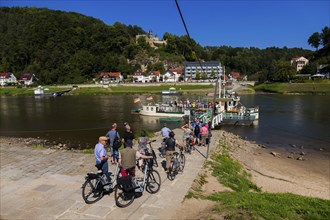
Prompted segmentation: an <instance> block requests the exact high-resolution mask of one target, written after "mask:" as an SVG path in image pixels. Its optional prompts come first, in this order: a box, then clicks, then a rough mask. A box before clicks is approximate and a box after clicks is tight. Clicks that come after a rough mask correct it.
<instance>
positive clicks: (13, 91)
mask: <svg viewBox="0 0 330 220" xmlns="http://www.w3.org/2000/svg"><path fill="white" fill-rule="evenodd" d="M214 85H215V83H191V84H187V83H176V84H168V83H167V84H160V83H150V84H131V83H130V84H110V85H106V86H105V85H99V84H88V85H87V84H86V85H84V84H82V85H75V87H76V88H77V89H74V90H72V91H71V92H69V93H67V94H66V95H115V94H161V92H162V90H168V89H169V87H174V88H176V90H177V91H178V92H179V93H181V94H188V93H189V94H209V93H214ZM45 87H46V88H48V89H49V90H48V91H47V92H55V91H59V90H65V89H71V88H73V86H72V85H57V86H54V85H53V86H45ZM228 89H230V87H228ZM258 92H262V93H278V94H321V95H322V94H330V80H315V81H311V82H305V83H263V84H259V85H256V86H254V87H253V86H241V87H240V88H239V89H238V90H237V93H238V94H254V93H258ZM0 95H6V96H16V95H34V93H33V88H32V87H28V88H15V87H2V88H0Z"/></svg>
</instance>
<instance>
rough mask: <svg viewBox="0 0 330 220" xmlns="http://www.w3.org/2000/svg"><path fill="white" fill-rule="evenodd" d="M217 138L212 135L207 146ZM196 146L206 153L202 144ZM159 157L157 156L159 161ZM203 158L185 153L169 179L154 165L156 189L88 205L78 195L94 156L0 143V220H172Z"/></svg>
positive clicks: (108, 197) (158, 141)
mask: <svg viewBox="0 0 330 220" xmlns="http://www.w3.org/2000/svg"><path fill="white" fill-rule="evenodd" d="M175 133H176V138H177V139H178V140H180V141H181V137H182V131H181V130H179V129H176V130H175ZM155 139H156V140H157V141H156V142H154V143H153V147H154V148H158V147H159V146H160V140H161V139H160V137H157V138H155ZM217 142H218V140H217V137H213V140H212V143H211V145H210V148H211V149H212V148H213V147H214V145H215V143H217ZM198 149H199V150H200V151H201V152H203V153H204V155H205V154H206V149H207V148H206V147H198ZM163 160H164V159H162V158H158V163H159V164H161V162H162V161H163ZM204 161H205V158H204V157H203V156H201V155H200V154H199V153H198V152H197V151H194V152H193V153H192V154H191V155H188V154H187V155H186V166H185V169H184V172H183V173H182V174H179V175H178V176H177V177H176V178H175V180H174V181H170V180H168V179H167V178H166V175H165V172H164V170H163V168H162V167H161V166H160V167H158V168H156V169H157V170H158V171H159V173H160V174H161V179H162V185H161V189H160V191H159V192H158V193H156V194H149V193H148V192H144V193H143V195H142V196H141V197H139V198H136V199H135V200H134V202H133V204H131V205H130V206H128V207H126V208H118V207H117V206H116V205H115V200H114V196H113V193H111V194H109V195H105V196H104V197H103V198H102V199H101V200H100V201H98V202H96V203H95V204H92V205H88V204H86V203H85V202H84V200H83V198H82V195H81V185H82V184H83V182H84V177H85V175H86V173H87V172H95V171H96V168H95V167H94V163H95V159H94V155H92V154H83V153H77V152H72V151H63V150H62V151H61V150H54V149H35V148H31V147H27V146H19V144H17V143H6V142H4V141H1V145H0V165H1V167H0V177H1V178H0V193H1V200H0V210H1V213H0V219H2V220H6V219H176V217H175V213H176V212H177V211H179V210H180V207H181V203H182V201H183V199H184V196H185V195H186V193H187V192H188V190H189V189H190V187H191V185H192V183H193V181H194V179H195V178H196V177H197V176H198V173H199V171H200V170H201V168H202V165H203V163H204ZM110 170H111V171H114V170H115V166H114V165H111V166H110Z"/></svg>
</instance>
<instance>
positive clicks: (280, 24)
mask: <svg viewBox="0 0 330 220" xmlns="http://www.w3.org/2000/svg"><path fill="white" fill-rule="evenodd" d="M178 3H179V6H180V9H181V12H182V14H183V17H184V19H185V22H186V25H187V28H188V31H189V34H190V36H191V37H192V38H193V39H195V40H196V42H198V43H199V44H201V45H202V46H222V45H225V46H231V47H258V48H262V49H263V48H267V47H273V46H275V47H280V48H282V47H284V46H287V47H289V48H293V47H299V48H305V49H313V48H312V47H310V46H309V45H308V43H307V40H308V38H309V37H310V36H311V35H312V34H313V33H314V32H321V30H322V28H323V27H325V26H330V24H329V22H330V0H302V1H301V0H274V1H271V0H255V1H251V0H241V1H238V0H178ZM0 6H1V7H4V6H7V7H12V6H19V7H25V6H28V7H32V6H34V7H37V8H49V9H54V10H62V11H70V12H78V13H81V14H84V15H87V16H91V17H94V18H98V19H100V20H102V21H104V23H106V24H108V25H112V24H113V23H114V22H116V21H119V22H121V23H124V24H126V25H137V26H140V27H141V28H142V29H143V30H145V31H149V30H152V32H153V33H154V35H158V36H159V37H160V38H161V37H162V36H163V34H164V33H165V32H168V33H171V34H175V35H178V36H181V35H184V34H186V32H185V29H184V26H183V23H182V21H181V18H180V14H179V12H178V10H177V7H176V4H175V1H174V0H144V1H143V0H79V1H78V0H75V1H72V0H36V1H35V0H0ZM313 50H314V49H313Z"/></svg>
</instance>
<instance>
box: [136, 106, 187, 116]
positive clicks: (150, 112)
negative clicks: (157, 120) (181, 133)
mask: <svg viewBox="0 0 330 220" xmlns="http://www.w3.org/2000/svg"><path fill="white" fill-rule="evenodd" d="M139 114H140V115H147V116H155V117H183V116H184V115H185V112H184V110H183V109H181V108H177V107H174V106H170V105H169V104H148V105H142V109H140V111H139Z"/></svg>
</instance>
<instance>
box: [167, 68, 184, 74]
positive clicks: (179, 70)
mask: <svg viewBox="0 0 330 220" xmlns="http://www.w3.org/2000/svg"><path fill="white" fill-rule="evenodd" d="M169 71H171V72H173V73H182V72H183V71H182V70H181V69H169Z"/></svg>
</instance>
